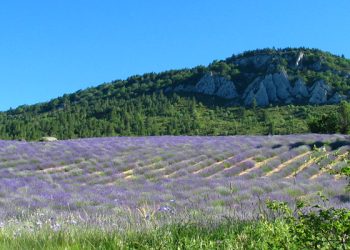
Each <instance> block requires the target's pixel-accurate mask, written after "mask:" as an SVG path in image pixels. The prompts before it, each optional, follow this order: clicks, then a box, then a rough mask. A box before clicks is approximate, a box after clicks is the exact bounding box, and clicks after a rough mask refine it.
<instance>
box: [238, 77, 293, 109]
mask: <svg viewBox="0 0 350 250" xmlns="http://www.w3.org/2000/svg"><path fill="white" fill-rule="evenodd" d="M290 89H291V85H290V82H289V80H288V76H287V74H286V73H285V72H278V73H274V74H268V75H266V76H265V77H264V78H261V77H258V78H257V79H255V81H253V83H251V84H250V85H249V86H248V87H247V89H246V90H245V91H244V93H243V100H244V104H245V105H247V106H250V105H252V104H253V101H254V99H255V101H256V104H257V105H259V106H267V105H269V104H270V103H278V102H282V103H286V102H288V101H290V100H291V94H290Z"/></svg>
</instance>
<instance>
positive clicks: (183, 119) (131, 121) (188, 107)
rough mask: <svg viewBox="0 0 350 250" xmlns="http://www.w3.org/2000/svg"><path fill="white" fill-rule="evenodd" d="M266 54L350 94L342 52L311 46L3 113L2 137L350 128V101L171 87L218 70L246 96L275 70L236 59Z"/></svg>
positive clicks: (139, 79) (293, 72)
mask: <svg viewBox="0 0 350 250" xmlns="http://www.w3.org/2000/svg"><path fill="white" fill-rule="evenodd" d="M301 50H302V51H303V52H304V54H305V56H304V61H303V64H304V67H303V68H302V69H301V68H295V67H293V66H292V65H291V62H290V60H289V59H288V58H291V57H293V58H294V57H297V55H298V53H300V51H301ZM266 53H267V54H272V55H274V56H275V58H277V59H274V60H275V64H274V67H275V68H276V69H279V68H283V69H284V70H285V71H287V72H288V75H290V76H291V77H295V76H298V77H300V78H302V79H304V81H305V82H306V84H310V83H311V82H312V81H314V80H315V79H323V80H325V81H326V82H327V83H328V84H329V85H330V86H332V88H334V89H336V90H337V91H338V92H339V93H341V94H343V95H348V92H349V89H350V60H348V59H346V58H344V57H343V56H334V55H332V54H330V53H327V52H322V51H320V50H315V49H306V48H299V49H283V50H276V49H264V50H255V51H249V52H245V53H242V54H240V55H237V56H235V55H233V56H232V57H229V58H227V59H225V60H220V61H214V62H212V63H211V64H210V65H208V66H207V67H205V66H198V67H195V68H192V69H182V70H171V71H166V72H162V73H158V74H156V73H148V74H144V75H136V76H132V77H129V78H128V79H126V80H117V81H113V82H111V83H105V84H102V85H99V86H97V87H94V88H88V89H85V90H79V91H77V92H75V93H73V94H67V95H64V96H62V97H59V98H56V99H53V100H51V101H49V102H46V103H40V104H36V105H31V106H26V105H24V106H20V107H17V108H16V109H11V110H8V111H7V112H2V113H0V139H25V140H37V139H39V138H41V137H43V136H54V137H57V138H59V139H69V138H81V137H100V136H116V135H122V136H142V135H184V134H186V135H237V134H290V133H307V132H322V133H333V132H342V133H347V132H348V129H347V121H348V120H347V119H348V118H346V116H347V114H346V113H347V112H348V109H349V108H348V106H349V105H348V104H347V103H345V102H342V104H333V105H308V104H297V105H296V104H289V105H269V106H268V107H265V108H263V107H257V106H256V105H252V106H249V107H247V106H244V105H241V104H232V103H230V100H227V99H224V98H220V97H216V96H210V95H205V94H199V93H184V92H175V91H166V89H167V88H168V87H175V86H178V85H180V84H182V85H185V86H186V85H193V84H195V83H196V82H198V81H199V79H201V77H203V75H204V74H206V73H208V72H214V73H215V74H218V75H220V76H223V77H226V78H227V79H230V80H232V81H234V82H235V83H237V90H238V92H239V93H242V91H243V89H244V88H245V87H246V86H247V85H248V84H249V82H250V81H251V80H252V79H253V78H254V77H256V76H259V75H263V74H265V73H266V71H267V70H271V69H267V68H263V69H262V68H259V69H257V68H254V67H252V65H244V66H242V65H238V64H237V63H236V62H237V60H240V59H242V58H246V57H249V56H252V55H253V56H254V55H258V54H266ZM320 62H321V64H320ZM315 63H319V64H320V65H321V66H320V67H318V68H319V69H314V70H312V69H310V67H308V65H314V64H315ZM334 122H337V124H334ZM339 124H340V125H339Z"/></svg>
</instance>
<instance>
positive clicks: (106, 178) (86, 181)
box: [0, 134, 350, 221]
mask: <svg viewBox="0 0 350 250" xmlns="http://www.w3.org/2000/svg"><path fill="white" fill-rule="evenodd" d="M348 142H349V138H348V137H346V136H343V135H318V134H307V135H287V136H269V137H264V136H234V137H189V136H180V137H174V136H164V137H114V138H94V139H79V140H68V141H58V142H50V143H38V142H32V143H30V142H15V141H0V221H1V220H5V217H6V218H8V217H12V216H17V215H18V214H20V213H23V212H28V211H35V210H38V209H44V210H50V211H54V212H55V213H57V212H60V213H67V212H68V211H69V212H79V211H84V213H87V214H96V213H102V214H105V213H107V214H108V213H115V212H116V211H120V210H121V209H125V210H127V209H131V210H135V211H139V210H140V208H142V207H145V206H152V207H155V208H156V209H159V210H160V211H161V210H164V211H167V212H169V213H170V212H171V213H173V212H174V211H181V210H182V209H186V210H192V211H199V210H200V211H205V212H207V213H211V214H216V215H227V214H232V213H234V214H235V215H236V216H241V217H244V218H246V217H252V216H254V215H255V213H256V209H257V204H258V203H259V202H261V201H263V200H266V199H282V200H286V201H293V200H294V199H295V198H297V197H305V198H306V199H308V200H312V199H313V198H314V197H315V196H316V193H317V192H319V191H322V192H323V193H325V194H326V195H328V196H329V197H330V198H331V202H332V204H333V205H336V206H343V207H350V201H349V199H348V197H347V196H346V194H345V193H344V186H345V183H346V182H345V180H335V179H334V177H332V176H329V175H328V174H326V173H323V172H322V171H320V169H319V165H317V164H316V162H317V158H319V157H320V155H318V153H317V152H315V151H313V150H312V149H313V147H314V145H316V146H318V147H325V148H326V149H327V150H329V151H338V152H339V153H338V154H339V155H344V154H346V153H347V151H348V149H349V146H348ZM332 160H333V159H324V160H323V161H321V165H327V164H330V162H331V161H332ZM335 160H337V159H335ZM341 164H342V162H341V161H339V163H338V164H336V165H335V166H334V167H339V166H341ZM247 208H249V209H247Z"/></svg>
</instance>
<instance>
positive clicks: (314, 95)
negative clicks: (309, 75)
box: [309, 80, 331, 104]
mask: <svg viewBox="0 0 350 250" xmlns="http://www.w3.org/2000/svg"><path fill="white" fill-rule="evenodd" d="M330 90H331V88H330V87H329V86H328V85H327V84H326V83H325V82H324V81H323V80H319V81H316V82H315V83H314V84H313V85H312V86H311V87H310V89H309V92H310V98H309V103H310V104H324V103H326V102H327V98H328V95H329V94H330Z"/></svg>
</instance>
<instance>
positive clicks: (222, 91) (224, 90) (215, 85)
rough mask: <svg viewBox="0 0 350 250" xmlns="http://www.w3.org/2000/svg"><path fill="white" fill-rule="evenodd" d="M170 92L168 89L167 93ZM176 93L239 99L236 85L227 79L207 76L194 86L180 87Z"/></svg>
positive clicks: (211, 75) (209, 74)
mask: <svg viewBox="0 0 350 250" xmlns="http://www.w3.org/2000/svg"><path fill="white" fill-rule="evenodd" d="M167 91H169V90H168V89H167V90H166V92H167ZM174 91H175V92H196V93H201V94H206V95H213V96H218V97H221V98H225V99H234V98H236V97H238V93H237V90H236V86H235V84H234V83H233V82H232V81H230V80H228V79H227V78H225V77H222V76H217V75H213V74H212V73H207V74H205V75H204V76H203V77H202V78H201V79H200V80H199V82H198V83H197V84H196V85H195V86H193V85H187V86H184V85H178V86H176V87H175V88H174Z"/></svg>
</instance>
